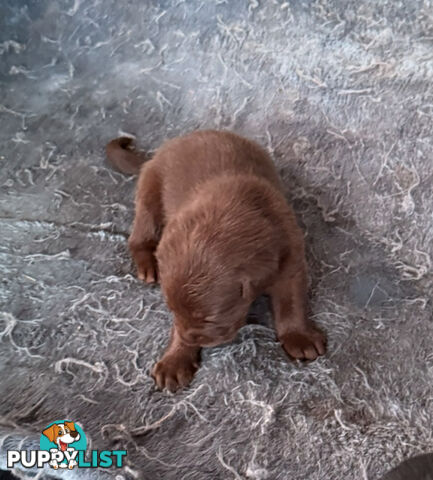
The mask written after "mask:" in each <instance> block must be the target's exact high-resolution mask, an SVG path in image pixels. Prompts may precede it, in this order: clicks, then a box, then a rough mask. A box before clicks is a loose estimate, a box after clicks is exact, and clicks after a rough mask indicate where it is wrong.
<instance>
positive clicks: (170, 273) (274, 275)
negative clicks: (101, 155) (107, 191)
mask: <svg viewBox="0 0 433 480" xmlns="http://www.w3.org/2000/svg"><path fill="white" fill-rule="evenodd" d="M107 156H108V159H109V161H110V162H111V164H113V165H114V166H115V167H117V168H119V169H120V170H122V171H126V172H127V173H134V172H137V173H138V171H139V172H140V176H139V179H138V184H137V192H136V197H135V220H134V224H133V228H132V233H131V236H130V238H129V248H130V251H131V254H132V256H133V258H134V261H135V264H136V266H137V272H138V278H140V279H142V280H144V281H145V282H147V283H152V282H156V281H158V280H159V281H160V284H161V287H162V291H163V293H164V296H165V298H166V300H167V304H168V307H169V308H170V310H171V311H172V312H173V315H174V321H173V327H172V330H171V334H170V342H169V345H168V348H167V350H166V351H165V353H164V355H163V357H162V358H161V360H160V361H159V362H158V363H157V364H156V365H155V366H154V368H153V371H152V376H153V378H154V380H155V382H156V384H157V385H158V387H159V388H161V389H162V388H167V389H168V390H170V391H175V390H176V389H178V388H179V387H184V386H186V385H188V384H189V383H190V381H191V380H192V378H193V376H194V373H195V371H196V370H197V368H198V365H199V359H200V349H201V347H210V346H214V345H219V344H221V343H225V342H230V341H231V340H232V339H233V338H234V337H235V335H236V332H237V331H238V329H239V328H240V327H242V326H243V325H245V321H246V316H247V312H248V309H249V307H250V305H251V303H252V301H253V300H254V299H255V298H256V297H258V296H259V295H261V294H263V293H266V294H268V295H270V297H271V299H272V309H273V313H274V316H275V326H276V331H277V336H278V339H279V341H280V342H281V344H282V346H283V348H284V350H285V351H286V352H287V353H288V354H289V355H290V356H291V357H293V358H298V359H308V360H314V359H315V358H316V357H317V356H318V355H323V354H324V353H325V337H324V335H323V333H322V332H321V331H319V330H318V329H317V328H316V327H315V326H314V324H313V323H312V322H311V321H310V320H309V319H308V317H307V314H306V307H307V271H306V263H305V254H304V239H303V233H302V231H301V229H300V228H299V226H298V225H297V223H296V219H295V216H294V214H293V211H292V209H291V208H290V206H289V205H288V204H287V202H286V199H285V197H284V194H283V189H282V184H281V181H280V179H279V176H278V173H277V172H276V170H275V167H274V164H273V163H272V161H271V159H270V157H269V156H268V154H267V153H266V152H265V151H264V150H263V149H262V148H261V147H260V146H259V145H257V144H256V143H254V142H252V141H250V140H247V139H245V138H242V137H240V136H238V135H235V134H233V133H230V132H224V131H213V130H206V131H196V132H193V133H190V134H188V135H185V136H182V137H178V138H175V139H173V140H169V141H167V142H165V143H164V144H163V145H162V146H161V147H160V148H159V149H158V150H157V152H156V153H155V155H154V157H153V158H152V159H151V160H149V161H147V162H145V163H143V160H144V158H143V156H142V155H141V154H138V153H136V152H134V151H133V150H131V140H130V139H127V138H120V139H116V140H113V141H112V142H110V143H109V144H108V145H107Z"/></svg>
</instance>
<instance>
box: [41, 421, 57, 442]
mask: <svg viewBox="0 0 433 480" xmlns="http://www.w3.org/2000/svg"><path fill="white" fill-rule="evenodd" d="M42 433H43V434H44V435H45V436H46V437H47V438H48V440H49V441H50V442H54V439H55V438H57V435H58V433H59V427H58V426H57V425H56V424H54V425H51V427H48V428H46V429H45V430H44V431H43V432H42Z"/></svg>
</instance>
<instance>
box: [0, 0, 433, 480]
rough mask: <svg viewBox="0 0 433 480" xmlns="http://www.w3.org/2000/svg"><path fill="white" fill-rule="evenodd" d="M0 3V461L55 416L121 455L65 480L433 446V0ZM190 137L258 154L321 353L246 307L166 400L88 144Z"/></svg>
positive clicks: (123, 196) (398, 452)
mask: <svg viewBox="0 0 433 480" xmlns="http://www.w3.org/2000/svg"><path fill="white" fill-rule="evenodd" d="M0 9H1V12H0V23H1V24H2V25H1V26H0V75H1V76H0V82H1V83H0V89H1V92H0V93H1V96H0V121H1V129H0V139H1V151H0V155H1V159H0V161H1V170H0V185H1V195H0V239H1V240H0V248H1V250H0V275H1V285H0V332H1V334H0V335H1V343H0V361H1V365H0V368H1V370H0V375H1V386H0V439H1V441H0V444H1V446H2V452H1V454H0V467H2V468H4V467H5V450H6V449H8V448H17V447H20V448H29V447H31V446H37V444H38V439H39V435H40V432H41V430H42V429H43V428H44V427H45V426H46V425H47V424H49V423H50V422H52V421H54V420H57V419H62V418H69V419H71V420H74V421H76V422H78V423H79V424H80V425H81V426H82V427H83V429H84V431H85V432H86V434H87V437H88V439H89V440H90V441H91V448H93V449H99V450H103V449H116V448H117V449H122V448H124V449H127V451H128V457H127V466H126V467H125V468H123V469H121V470H116V469H107V470H104V469H87V470H85V469H80V470H78V471H77V469H75V470H72V471H71V472H62V474H61V475H62V476H66V477H67V478H80V479H81V478H90V477H91V478H113V479H114V478H115V479H118V480H120V479H135V478H137V479H145V480H147V479H151V480H153V479H167V480H172V479H173V480H174V479H176V480H178V479H188V480H201V479H224V480H225V479H236V480H239V479H256V480H265V479H269V480H275V479H281V480H283V479H291V480H304V479H308V480H322V479H327V480H334V479H335V480H340V479H342V478H344V479H346V480H355V479H356V480H359V479H364V480H365V479H369V480H376V479H378V478H379V477H380V476H381V475H382V474H383V473H384V472H385V471H387V470H388V469H389V468H391V467H393V466H395V465H397V464H398V463H399V462H400V461H401V460H403V459H405V458H408V457H410V456H412V455H414V454H417V453H423V452H428V451H430V450H433V437H432V415H433V400H432V399H433V346H432V333H433V322H432V305H431V291H432V283H433V282H432V264H431V259H432V254H433V206H432V205H433V202H432V183H433V161H432V156H433V141H432V128H431V125H432V120H433V91H432V83H433V56H432V46H433V23H432V15H433V5H432V3H431V2H430V1H425V2H422V1H406V2H404V1H398V2H397V1H395V2H392V1H383V2H381V1H379V2H378V1H377V0H344V1H343V0H341V1H339V0H334V1H333V0H315V1H310V0H306V1H302V2H301V1H299V2H298V1H294V0H293V1H291V0H287V1H285V0H270V1H265V0H250V1H233V2H232V1H228V0H221V1H217V0H215V1H211V0H191V1H189V0H188V1H182V0H180V1H177V0H165V1H159V2H151V1H141V0H130V1H128V2H126V1H124V2H119V1H117V2H116V1H113V0H107V1H83V0H73V1H72V0H70V1H66V0H65V1H54V0H41V1H40V2H33V1H30V0H28V1H25V0H23V1H20V2H17V1H15V0H4V1H3V2H2V3H1V6H0ZM195 128H228V129H232V130H234V131H236V132H238V133H240V134H244V135H246V136H248V137H250V138H252V139H255V140H257V141H259V142H260V143H261V144H263V145H264V146H265V147H266V148H268V149H269V151H270V152H271V153H272V155H273V158H274V159H275V162H276V164H277V166H278V168H279V170H280V172H281V175H282V177H283V179H284V182H285V186H286V188H287V198H288V199H289V200H290V201H291V202H293V205H294V207H295V210H296V212H297V215H298V217H299V221H300V223H301V224H302V225H303V227H304V229H305V232H306V242H307V245H308V262H309V266H310V274H311V307H312V315H313V317H314V319H315V320H316V321H317V322H318V323H319V324H320V325H321V326H322V327H323V329H324V330H325V331H326V332H327V335H328V338H329V353H328V354H327V355H326V356H325V357H324V358H320V359H319V360H318V361H316V362H313V363H311V364H303V363H294V362H291V361H289V360H288V358H287V357H286V356H285V354H284V352H283V350H282V349H281V347H280V345H279V344H278V343H277V342H276V339H275V334H274V331H273V329H272V328H271V319H270V315H269V313H268V307H267V303H266V300H265V299H260V300H259V301H258V302H257V303H256V304H255V305H254V306H253V308H252V310H251V318H250V320H251V321H250V324H249V325H248V326H246V327H245V328H243V329H242V330H241V331H240V332H239V335H238V337H237V339H236V340H235V341H234V342H233V343H232V344H230V345H226V346H222V347H218V348H211V349H207V350H205V351H204V352H203V361H202V367H201V369H200V371H199V372H198V374H197V376H196V378H195V380H194V382H193V383H192V385H191V387H190V388H188V389H186V390H184V391H182V392H181V393H178V394H176V395H170V394H167V393H164V392H158V391H156V390H155V389H154V386H153V381H152V380H151V378H150V377H149V370H150V368H151V366H152V365H153V364H154V362H155V361H156V360H157V359H158V358H159V356H160V355H161V353H162V351H163V349H164V346H165V344H166V342H167V335H168V331H169V326H170V321H171V320H170V313H169V312H168V310H167V308H166V306H165V304H164V301H163V299H162V297H161V292H160V290H159V288H157V287H153V288H148V287H145V286H144V285H143V284H141V283H140V282H139V281H137V280H136V279H135V278H134V276H133V268H132V264H131V260H130V257H129V254H128V252H127V248H126V239H127V236H128V231H129V227H130V224H131V221H132V218H133V204H132V200H133V189H134V179H133V178H127V177H125V176H122V175H121V174H118V173H115V172H113V171H111V170H110V169H109V168H108V167H107V165H106V164H105V161H104V153H103V146H104V144H105V143H106V142H107V141H108V140H110V139H111V138H113V137H114V136H116V135H118V134H119V133H122V132H127V133H129V134H135V135H136V137H137V141H138V143H139V145H140V146H141V147H142V148H143V149H145V150H147V151H151V150H153V149H155V148H156V147H157V146H158V145H159V144H160V143H161V141H162V140H163V139H165V138H167V137H173V136H176V135H178V134H180V133H184V132H186V131H190V130H192V129H195ZM33 474H34V472H33V473H32V472H26V473H21V474H20V475H22V476H25V475H27V476H30V475H33ZM45 474H49V475H52V476H60V474H58V473H57V474H56V473H55V472H54V471H51V470H45Z"/></svg>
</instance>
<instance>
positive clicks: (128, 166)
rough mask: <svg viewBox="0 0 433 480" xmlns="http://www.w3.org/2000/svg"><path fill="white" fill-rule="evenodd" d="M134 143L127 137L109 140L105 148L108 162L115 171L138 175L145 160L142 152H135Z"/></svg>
mask: <svg viewBox="0 0 433 480" xmlns="http://www.w3.org/2000/svg"><path fill="white" fill-rule="evenodd" d="M133 148H134V141H133V139H132V138H129V137H119V138H115V139H114V140H111V142H110V143H108V144H107V146H106V147H105V152H106V154H107V158H108V162H109V163H110V165H111V166H112V167H114V168H115V169H116V170H120V171H121V172H123V173H128V174H130V175H134V174H137V173H139V171H140V168H141V166H142V165H143V163H144V162H145V161H146V160H147V159H146V156H145V154H144V153H142V152H136V151H135V150H134V149H133Z"/></svg>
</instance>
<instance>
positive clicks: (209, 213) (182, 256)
mask: <svg viewBox="0 0 433 480" xmlns="http://www.w3.org/2000/svg"><path fill="white" fill-rule="evenodd" d="M212 208H213V207H212V206H209V205H208V206H206V205H205V206H203V204H202V205H201V206H200V208H197V209H196V210H195V211H189V212H186V214H185V215H179V217H178V218H177V219H176V220H175V221H172V222H171V223H170V224H169V225H167V226H166V229H165V231H164V235H163V237H162V239H161V241H160V243H159V245H158V249H157V254H156V255H157V259H158V267H159V275H160V281H161V287H162V290H163V292H164V295H165V298H166V300H167V304H168V306H169V308H170V310H171V311H172V312H173V313H174V316H175V323H176V326H177V327H178V331H179V335H180V337H181V339H182V340H183V341H184V342H185V343H187V344H189V345H197V346H214V345H218V344H221V343H226V342H229V341H231V340H233V338H234V337H235V335H236V332H237V331H238V329H239V328H240V327H242V326H243V325H244V324H245V321H246V316H247V313H248V310H249V307H250V305H251V302H252V301H253V300H254V299H255V297H256V296H257V294H258V293H260V286H261V285H262V284H263V283H264V282H265V283H266V279H269V276H270V275H272V274H274V272H275V271H276V270H277V268H278V265H277V264H278V253H277V252H276V249H275V248H274V246H273V245H272V241H270V239H271V238H272V234H271V232H270V231H269V228H268V225H266V224H264V225H261V224H259V225H258V224H257V221H256V222H255V220H257V218H256V216H250V217H248V218H245V217H242V215H239V216H236V215H233V214H230V213H229V212H230V210H229V209H228V208H227V209H217V210H212ZM221 212H222V213H221ZM226 212H228V213H227V214H226Z"/></svg>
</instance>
